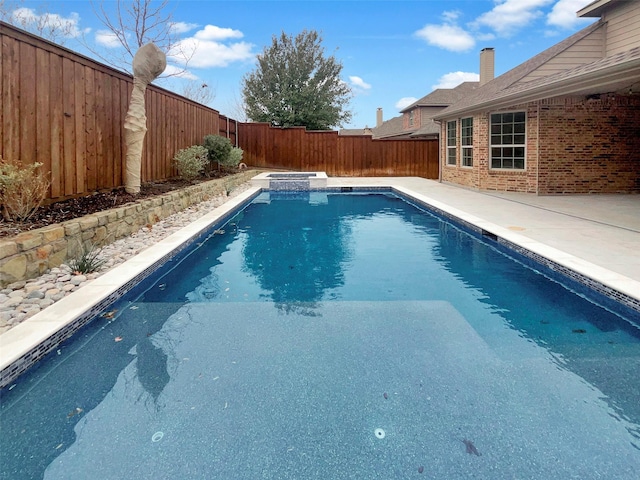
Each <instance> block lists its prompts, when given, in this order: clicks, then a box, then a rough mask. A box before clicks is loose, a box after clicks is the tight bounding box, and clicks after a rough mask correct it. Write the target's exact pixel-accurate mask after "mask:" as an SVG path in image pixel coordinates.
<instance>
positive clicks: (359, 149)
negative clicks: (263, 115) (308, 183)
mask: <svg viewBox="0 0 640 480" xmlns="http://www.w3.org/2000/svg"><path fill="white" fill-rule="evenodd" d="M238 136H239V139H240V147H241V148H242V149H243V150H244V162H245V163H246V164H247V165H251V166H255V167H269V168H283V169H288V170H299V171H324V172H326V173H327V175H329V176H356V177H357V176H361V177H362V176H418V177H425V178H430V179H437V178H438V174H439V169H438V140H372V139H371V137H370V136H367V135H358V136H347V135H338V132H334V131H322V132H312V131H306V130H305V129H304V128H303V127H294V128H286V129H282V128H276V127H271V126H269V125H268V124H266V123H241V124H240V125H239V132H238Z"/></svg>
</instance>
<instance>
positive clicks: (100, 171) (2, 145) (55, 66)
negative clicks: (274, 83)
mask: <svg viewBox="0 0 640 480" xmlns="http://www.w3.org/2000/svg"><path fill="white" fill-rule="evenodd" d="M132 89H133V78H132V77H131V76H129V75H127V74H125V73H122V72H120V71H118V70H115V69H113V68H110V67H108V66H106V65H103V64H101V63H98V62H95V61H94V60H91V59H89V58H87V57H84V56H82V55H79V54H77V53H75V52H72V51H70V50H68V49H66V48H64V47H60V46H59V45H56V44H54V43H51V42H49V41H47V40H44V39H42V38H40V37H37V36H34V35H32V34H29V33H27V32H24V31H22V30H20V29H17V28H15V27H13V26H11V25H8V24H6V23H2V22H0V99H1V101H2V103H1V105H0V155H2V157H3V158H4V159H5V160H19V161H21V162H22V163H23V164H30V163H34V162H41V163H42V164H43V168H44V170H45V171H47V172H50V179H51V187H50V192H49V198H51V199H56V198H60V197H68V196H73V195H81V194H86V193H90V192H94V191H97V190H103V189H112V188H115V187H120V186H122V185H123V183H124V178H123V176H124V173H123V172H124V169H125V164H124V161H125V155H126V151H125V145H124V127H123V124H124V118H125V115H126V113H127V109H128V105H129V99H130V96H131V90H132ZM145 103H146V108H147V128H148V131H147V135H146V137H145V143H144V148H143V153H142V172H141V174H142V181H144V182H147V181H158V180H164V179H167V178H170V177H172V176H175V175H176V171H175V169H174V167H173V166H172V164H171V161H172V159H173V157H174V155H175V154H176V152H177V151H178V150H180V149H182V148H186V147H189V146H191V145H195V144H201V143H202V140H203V138H204V136H205V135H208V134H219V135H222V136H225V137H229V138H230V140H231V142H232V143H233V144H234V145H236V143H237V122H236V121H235V120H231V119H228V118H226V117H224V116H222V115H220V114H219V113H218V112H217V111H216V110H213V109H211V108H208V107H206V106H204V105H201V104H198V103H196V102H193V101H191V100H189V99H187V98H185V97H182V96H180V95H177V94H175V93H173V92H170V91H168V90H165V89H163V88H160V87H158V86H155V85H150V86H149V87H148V88H147V91H146V94H145Z"/></svg>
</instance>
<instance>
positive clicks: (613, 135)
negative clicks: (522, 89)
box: [539, 95, 640, 194]
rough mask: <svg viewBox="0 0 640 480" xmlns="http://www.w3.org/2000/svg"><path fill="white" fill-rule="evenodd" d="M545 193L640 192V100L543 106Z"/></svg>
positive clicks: (570, 101) (628, 98) (610, 97)
mask: <svg viewBox="0 0 640 480" xmlns="http://www.w3.org/2000/svg"><path fill="white" fill-rule="evenodd" d="M540 145H541V147H540V158H539V166H540V184H539V192H540V193H541V194H560V193H629V192H640V97H638V96H621V95H615V96H614V95H606V96H602V97H601V98H592V99H584V98H573V99H572V98H567V99H564V100H563V101H562V102H541V103H540Z"/></svg>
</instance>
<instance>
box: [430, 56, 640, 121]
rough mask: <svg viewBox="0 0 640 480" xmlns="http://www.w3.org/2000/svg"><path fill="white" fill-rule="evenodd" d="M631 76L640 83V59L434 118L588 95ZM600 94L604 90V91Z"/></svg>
mask: <svg viewBox="0 0 640 480" xmlns="http://www.w3.org/2000/svg"><path fill="white" fill-rule="evenodd" d="M634 76H635V77H634ZM627 79H628V82H629V84H630V85H631V84H633V83H636V82H638V79H640V59H634V60H633V61H631V62H627V63H625V64H621V65H616V66H615V67H610V68H609V69H607V70H606V71H602V70H597V71H594V72H589V73H586V74H584V75H581V76H579V77H572V78H566V79H561V80H558V81H557V82H554V83H551V84H542V85H540V86H537V87H534V88H531V89H530V90H526V91H524V92H514V93H512V94H507V95H504V96H502V97H499V98H493V99H491V100H488V101H486V102H482V103H478V104H476V105H473V106H472V107H467V108H461V109H455V108H454V109H452V110H449V111H448V112H446V114H445V115H435V116H434V117H433V118H434V119H436V120H444V119H447V118H451V117H455V116H458V115H459V114H461V113H463V114H472V113H478V112H481V111H486V110H496V109H500V108H505V107H510V106H513V105H519V104H523V103H528V102H534V101H537V100H543V99H545V98H554V97H562V96H570V95H578V94H579V95H585V94H586V92H587V91H588V90H592V91H596V90H602V89H603V88H604V89H606V88H607V87H608V86H613V85H616V84H618V85H619V84H620V82H621V81H624V80H627ZM616 89H618V88H616ZM599 93H604V92H602V91H601V92H599Z"/></svg>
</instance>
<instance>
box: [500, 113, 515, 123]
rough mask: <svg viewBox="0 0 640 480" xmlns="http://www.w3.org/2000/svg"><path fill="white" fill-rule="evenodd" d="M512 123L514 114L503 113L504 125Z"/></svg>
mask: <svg viewBox="0 0 640 480" xmlns="http://www.w3.org/2000/svg"><path fill="white" fill-rule="evenodd" d="M511 122H513V113H503V114H502V123H511Z"/></svg>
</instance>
